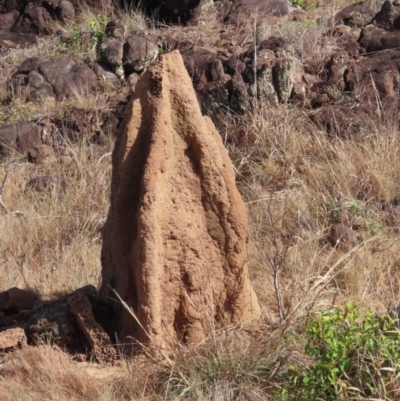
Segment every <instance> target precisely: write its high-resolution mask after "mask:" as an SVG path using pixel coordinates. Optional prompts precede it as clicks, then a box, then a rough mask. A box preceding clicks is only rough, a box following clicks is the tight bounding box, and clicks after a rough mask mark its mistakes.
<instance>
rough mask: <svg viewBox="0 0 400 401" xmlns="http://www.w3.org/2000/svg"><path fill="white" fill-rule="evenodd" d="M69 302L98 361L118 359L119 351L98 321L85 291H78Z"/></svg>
mask: <svg viewBox="0 0 400 401" xmlns="http://www.w3.org/2000/svg"><path fill="white" fill-rule="evenodd" d="M68 304H69V305H70V310H71V313H72V314H73V315H74V316H75V318H76V321H77V323H78V327H79V329H80V330H81V332H82V333H83V335H84V336H85V338H86V340H87V341H88V343H89V345H90V348H91V350H92V353H93V356H94V358H95V359H96V360H97V362H101V363H112V362H114V361H115V360H116V359H117V353H116V351H115V349H114V348H113V345H112V343H111V340H110V337H109V336H108V334H107V333H106V332H105V331H104V330H103V329H102V327H101V326H100V325H99V324H98V323H97V322H96V320H95V318H94V316H93V313H92V305H91V304H90V302H89V299H88V298H87V297H86V295H85V294H84V293H83V292H76V293H75V294H74V295H71V296H70V297H69V298H68Z"/></svg>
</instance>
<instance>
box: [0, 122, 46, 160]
mask: <svg viewBox="0 0 400 401" xmlns="http://www.w3.org/2000/svg"><path fill="white" fill-rule="evenodd" d="M41 143H42V141H41V137H40V127H38V126H37V125H36V124H35V123H33V122H22V123H17V124H11V125H3V126H1V127H0V151H2V152H3V153H4V152H6V151H8V150H10V149H14V150H18V151H19V152H28V151H29V150H30V149H32V148H33V147H34V146H37V145H40V144H41Z"/></svg>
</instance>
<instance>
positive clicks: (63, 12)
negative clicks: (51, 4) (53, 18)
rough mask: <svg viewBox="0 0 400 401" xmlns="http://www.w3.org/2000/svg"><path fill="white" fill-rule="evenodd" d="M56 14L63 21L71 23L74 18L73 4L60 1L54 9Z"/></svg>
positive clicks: (64, 0)
mask: <svg viewBox="0 0 400 401" xmlns="http://www.w3.org/2000/svg"><path fill="white" fill-rule="evenodd" d="M56 15H57V17H58V18H59V19H60V20H61V21H63V22H65V23H72V22H73V21H74V20H75V9H74V6H73V4H72V3H70V2H69V1H66V0H63V1H60V2H59V3H58V7H57V9H56Z"/></svg>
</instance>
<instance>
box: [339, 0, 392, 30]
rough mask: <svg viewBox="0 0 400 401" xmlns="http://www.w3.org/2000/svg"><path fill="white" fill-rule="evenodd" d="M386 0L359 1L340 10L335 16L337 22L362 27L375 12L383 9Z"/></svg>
mask: <svg viewBox="0 0 400 401" xmlns="http://www.w3.org/2000/svg"><path fill="white" fill-rule="evenodd" d="M384 1H385V0H365V1H357V2H355V3H353V4H350V5H349V6H347V7H345V8H344V9H343V10H341V11H339V12H338V13H337V14H336V16H335V22H336V23H337V24H345V25H348V26H350V27H357V28H362V27H364V26H365V25H367V24H369V23H370V22H371V20H372V19H373V17H374V16H375V14H376V13H377V12H378V11H379V10H380V9H381V6H382V4H383V3H384Z"/></svg>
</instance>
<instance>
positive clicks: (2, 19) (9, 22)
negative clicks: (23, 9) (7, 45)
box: [0, 11, 19, 31]
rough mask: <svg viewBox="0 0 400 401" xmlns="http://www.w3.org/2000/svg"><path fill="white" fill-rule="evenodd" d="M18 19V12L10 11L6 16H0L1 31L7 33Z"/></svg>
mask: <svg viewBox="0 0 400 401" xmlns="http://www.w3.org/2000/svg"><path fill="white" fill-rule="evenodd" d="M18 17H19V12H18V11H12V12H9V13H6V14H0V29H1V30H2V31H9V30H10V29H11V28H12V27H13V25H14V24H15V22H16V21H17V19H18Z"/></svg>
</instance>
